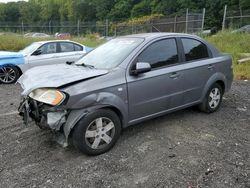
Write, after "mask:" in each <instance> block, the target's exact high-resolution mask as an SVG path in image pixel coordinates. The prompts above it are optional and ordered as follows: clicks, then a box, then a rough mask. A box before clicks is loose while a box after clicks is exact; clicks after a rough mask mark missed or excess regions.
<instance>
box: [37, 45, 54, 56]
mask: <svg viewBox="0 0 250 188" xmlns="http://www.w3.org/2000/svg"><path fill="white" fill-rule="evenodd" d="M39 49H40V50H41V54H52V53H56V43H48V44H44V45H43V46H41V47H40V48H39Z"/></svg>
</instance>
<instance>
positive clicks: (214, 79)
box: [201, 72, 227, 101]
mask: <svg viewBox="0 0 250 188" xmlns="http://www.w3.org/2000/svg"><path fill="white" fill-rule="evenodd" d="M218 81H222V82H223V83H224V85H225V88H227V80H226V77H225V75H224V74H222V73H220V72H217V73H215V74H213V75H212V76H211V77H210V78H209V79H208V81H207V83H206V85H205V86H204V89H203V92H202V97H201V101H203V99H204V98H205V97H206V94H207V92H208V90H209V88H210V87H211V86H212V85H213V84H214V83H215V82H218Z"/></svg>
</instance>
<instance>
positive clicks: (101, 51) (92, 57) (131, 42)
mask: <svg viewBox="0 0 250 188" xmlns="http://www.w3.org/2000/svg"><path fill="white" fill-rule="evenodd" d="M142 42H143V39H142V38H117V39H113V40H110V41H109V42H107V43H105V44H103V45H101V46H100V47H98V48H96V49H95V50H93V51H91V52H90V53H88V54H87V55H85V56H84V57H83V58H81V59H80V60H79V61H77V62H76V63H75V64H76V65H90V66H93V67H95V68H97V69H111V68H114V67H116V66H118V65H119V64H120V63H121V62H122V61H123V60H124V59H125V58H126V57H127V56H128V55H129V54H130V53H131V52H132V51H133V50H134V49H135V48H136V47H137V46H138V45H139V44H141V43H142Z"/></svg>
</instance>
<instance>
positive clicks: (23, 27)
mask: <svg viewBox="0 0 250 188" xmlns="http://www.w3.org/2000/svg"><path fill="white" fill-rule="evenodd" d="M22 34H23V35H24V26H23V21H22Z"/></svg>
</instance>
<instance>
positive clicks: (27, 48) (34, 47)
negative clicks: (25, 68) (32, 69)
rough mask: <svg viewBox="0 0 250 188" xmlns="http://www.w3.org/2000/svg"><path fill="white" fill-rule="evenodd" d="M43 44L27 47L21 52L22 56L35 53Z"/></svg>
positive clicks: (36, 43)
mask: <svg viewBox="0 0 250 188" xmlns="http://www.w3.org/2000/svg"><path fill="white" fill-rule="evenodd" d="M40 45H41V44H39V43H38V42H34V43H32V44H31V45H29V46H27V47H26V48H24V49H23V50H20V52H21V53H22V54H25V55H27V54H30V53H32V52H34V51H35V50H36V49H37V48H38V47H39V46H40Z"/></svg>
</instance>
